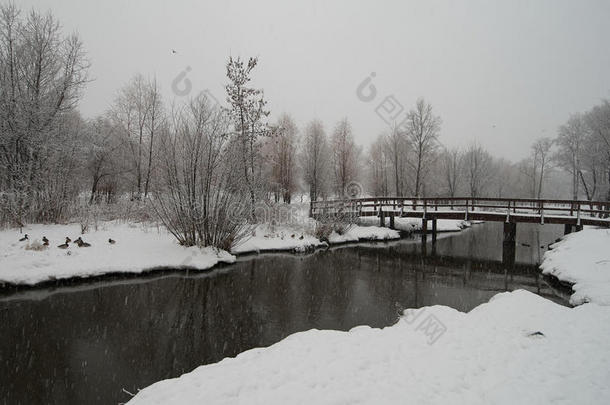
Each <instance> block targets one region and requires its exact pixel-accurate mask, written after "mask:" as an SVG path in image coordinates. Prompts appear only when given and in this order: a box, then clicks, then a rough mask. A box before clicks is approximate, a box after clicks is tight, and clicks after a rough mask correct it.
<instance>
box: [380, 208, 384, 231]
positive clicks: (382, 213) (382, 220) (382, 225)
mask: <svg viewBox="0 0 610 405" xmlns="http://www.w3.org/2000/svg"><path fill="white" fill-rule="evenodd" d="M379 226H380V227H382V228H383V227H385V212H383V209H382V208H379Z"/></svg>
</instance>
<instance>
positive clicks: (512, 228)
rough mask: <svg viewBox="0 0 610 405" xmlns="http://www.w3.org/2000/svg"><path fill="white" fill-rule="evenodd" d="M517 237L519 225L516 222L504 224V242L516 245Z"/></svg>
mask: <svg viewBox="0 0 610 405" xmlns="http://www.w3.org/2000/svg"><path fill="white" fill-rule="evenodd" d="M516 236H517V223H516V222H505V223H504V242H505V243H513V244H514V243H515V237H516Z"/></svg>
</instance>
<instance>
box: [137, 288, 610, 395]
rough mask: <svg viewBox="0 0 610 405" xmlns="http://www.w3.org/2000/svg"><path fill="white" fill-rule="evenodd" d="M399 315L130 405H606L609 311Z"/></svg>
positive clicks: (319, 334)
mask: <svg viewBox="0 0 610 405" xmlns="http://www.w3.org/2000/svg"><path fill="white" fill-rule="evenodd" d="M406 314H407V315H406V316H403V318H401V320H400V321H399V322H398V323H397V324H395V325H394V326H392V327H388V328H384V329H374V328H369V327H357V328H354V329H352V330H351V331H349V332H339V331H329V330H322V331H321V330H310V331H307V332H301V333H297V334H294V335H291V336H289V337H288V338H286V339H284V340H283V341H281V342H279V343H277V344H275V345H273V346H271V347H269V348H266V349H253V350H249V351H247V352H244V353H242V354H240V355H238V356H237V357H236V358H227V359H224V360H222V361H221V362H219V363H216V364H211V365H207V366H202V367H199V368H197V369H195V370H194V371H192V372H190V373H188V374H184V375H182V376H181V377H179V378H176V379H170V380H164V381H161V382H158V383H156V384H153V385H152V386H150V387H148V388H145V389H144V390H142V391H140V392H139V393H138V395H137V396H136V397H135V398H133V399H132V400H131V401H130V404H134V405H137V404H201V403H209V404H237V403H241V404H246V403H247V404H287V403H290V404H295V403H303V404H314V403H315V404H347V403H363V404H378V403H383V404H399V403H400V404H403V403H413V404H419V403H425V404H490V403H493V404H513V403H520V404H541V403H558V404H571V403H587V404H607V403H610V386H608V381H610V343H609V342H608V336H610V308H609V307H603V306H598V305H595V304H587V305H583V306H581V307H576V308H566V307H562V306H560V305H557V304H554V303H552V302H551V301H548V300H546V299H544V298H541V297H539V296H537V295H534V294H532V293H529V292H525V291H515V292H512V293H502V294H498V295H496V296H495V297H494V298H493V299H492V300H491V301H490V302H489V303H488V304H483V305H480V306H479V307H477V308H475V309H474V310H472V311H471V312H470V313H467V314H465V313H461V312H458V311H456V310H453V309H451V308H448V307H444V306H433V307H426V308H421V309H419V310H408V311H407V312H406ZM431 321H434V322H431ZM432 325H434V327H432ZM439 332H440V333H439ZM431 341H434V342H433V343H432V344H430V342H431Z"/></svg>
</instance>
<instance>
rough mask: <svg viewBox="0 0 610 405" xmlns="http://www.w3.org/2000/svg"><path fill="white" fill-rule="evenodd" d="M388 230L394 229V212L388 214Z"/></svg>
mask: <svg viewBox="0 0 610 405" xmlns="http://www.w3.org/2000/svg"><path fill="white" fill-rule="evenodd" d="M390 229H394V212H393V211H392V212H390Z"/></svg>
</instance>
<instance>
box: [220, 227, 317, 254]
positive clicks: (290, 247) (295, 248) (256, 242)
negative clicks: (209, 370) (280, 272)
mask: <svg viewBox="0 0 610 405" xmlns="http://www.w3.org/2000/svg"><path fill="white" fill-rule="evenodd" d="M321 246H326V244H325V243H323V242H320V241H319V240H318V239H317V238H315V237H313V236H311V235H309V234H307V232H305V231H304V230H303V229H300V230H297V229H293V228H291V227H287V226H273V227H272V226H268V225H258V226H257V227H256V228H255V229H254V230H253V232H252V236H250V237H248V238H247V239H245V240H244V241H243V242H241V243H239V244H238V245H237V246H235V247H234V248H233V249H231V253H234V254H243V253H255V252H270V251H280V250H281V251H292V252H305V251H307V250H311V249H315V248H317V247H321Z"/></svg>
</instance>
